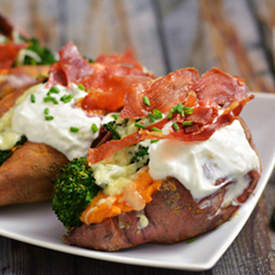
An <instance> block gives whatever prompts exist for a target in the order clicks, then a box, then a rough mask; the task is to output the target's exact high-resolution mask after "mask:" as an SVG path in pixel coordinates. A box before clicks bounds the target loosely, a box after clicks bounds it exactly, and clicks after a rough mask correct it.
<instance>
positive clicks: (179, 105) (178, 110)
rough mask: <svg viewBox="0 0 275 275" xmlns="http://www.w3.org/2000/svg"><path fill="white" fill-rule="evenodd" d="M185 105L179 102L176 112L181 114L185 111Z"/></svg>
mask: <svg viewBox="0 0 275 275" xmlns="http://www.w3.org/2000/svg"><path fill="white" fill-rule="evenodd" d="M183 110H184V109H183V105H182V104H181V103H179V104H177V105H176V106H175V112H176V113H178V114H180V113H182V112H183Z"/></svg>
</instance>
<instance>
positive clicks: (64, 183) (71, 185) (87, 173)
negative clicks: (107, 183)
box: [52, 157, 100, 228]
mask: <svg viewBox="0 0 275 275" xmlns="http://www.w3.org/2000/svg"><path fill="white" fill-rule="evenodd" d="M99 190H100V187H99V186H98V185H96V182H95V178H94V176H93V170H92V168H91V167H90V166H89V165H88V162H87V159H86V158H85V157H82V158H79V159H74V160H73V161H71V162H70V163H68V164H67V165H65V166H64V167H63V168H62V169H61V171H60V173H59V175H58V177H57V181H56V183H55V188H54V196H53V201H52V202H53V210H54V212H55V213H56V215H57V217H58V219H59V220H60V221H61V222H62V223H63V224H64V226H65V227H67V228H71V227H77V226H80V225H81V224H82V222H81V221H80V216H81V214H82V212H83V211H84V210H85V209H86V207H87V206H88V205H89V203H90V202H91V201H92V199H93V198H94V197H95V196H96V194H97V193H98V191H99Z"/></svg>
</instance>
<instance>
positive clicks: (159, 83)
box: [88, 68, 253, 163]
mask: <svg viewBox="0 0 275 275" xmlns="http://www.w3.org/2000/svg"><path fill="white" fill-rule="evenodd" d="M146 85H147V87H146V88H145V87H144V86H142V87H141V88H140V89H138V88H136V89H137V90H136V93H133V94H127V96H126V98H125V102H126V104H127V105H125V107H124V108H123V110H122V111H121V117H127V118H137V116H138V115H139V116H140V117H144V116H145V115H146V114H147V113H148V111H149V110H150V109H152V108H154V107H155V108H158V109H159V110H161V111H162V112H168V111H169V109H170V107H171V105H172V106H173V105H175V104H177V103H184V104H186V105H188V106H189V107H190V106H193V107H194V108H193V109H194V111H193V113H191V114H187V115H186V116H185V115H184V116H182V114H180V113H174V114H173V117H172V121H173V122H174V123H177V125H178V127H176V129H175V127H174V129H175V131H171V132H170V133H169V134H163V133H159V132H154V131H152V130H154V129H153V128H154V127H158V128H159V129H161V128H163V126H164V125H165V124H166V123H167V122H168V121H169V120H168V119H167V118H164V119H163V120H161V121H159V122H157V123H155V124H153V125H150V126H149V127H147V129H145V130H139V131H137V132H136V133H133V134H132V135H130V136H127V137H125V138H124V139H122V140H111V141H109V142H107V143H105V144H103V145H101V146H99V147H98V148H94V149H90V150H89V156H88V161H89V162H90V163H96V162H98V161H101V160H104V159H108V158H110V157H111V156H112V155H113V154H114V153H115V152H117V151H119V150H121V149H123V148H124V147H127V146H130V145H133V144H137V143H139V142H141V141H142V140H144V139H177V140H180V141H183V142H194V141H203V140H207V139H208V138H209V137H210V136H211V135H212V134H213V133H214V132H215V131H216V130H217V129H219V128H221V127H224V126H226V125H228V124H230V123H232V121H233V120H235V119H237V118H238V115H239V114H240V112H241V110H242V108H243V106H244V105H245V104H246V103H247V102H248V101H249V100H251V99H252V98H253V96H249V95H248V89H247V87H246V85H245V84H244V82H243V81H242V80H241V79H239V78H236V77H232V76H230V75H228V74H225V73H223V72H222V71H220V70H219V69H216V68H214V69H212V70H211V71H209V72H207V73H206V74H204V75H203V76H202V77H201V79H198V77H197V71H195V70H193V69H182V70H179V71H177V72H175V73H171V74H169V75H168V76H166V77H163V78H161V79H159V80H156V81H155V82H153V83H152V84H151V86H150V85H148V83H147V84H146ZM144 95H146V96H147V97H148V98H149V100H150V106H145V105H146V104H145V102H142V101H141V100H142V98H143V96H144ZM165 95H166V96H165ZM129 99H131V100H129ZM134 99H135V100H136V101H135V100H134ZM156 104H158V105H156ZM168 106H169V107H168ZM186 120H189V121H192V125H189V126H187V127H185V126H183V125H182V122H183V121H186Z"/></svg>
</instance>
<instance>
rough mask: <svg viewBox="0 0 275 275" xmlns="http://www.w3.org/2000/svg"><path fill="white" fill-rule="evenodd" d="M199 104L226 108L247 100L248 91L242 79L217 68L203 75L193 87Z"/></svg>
mask: <svg viewBox="0 0 275 275" xmlns="http://www.w3.org/2000/svg"><path fill="white" fill-rule="evenodd" d="M193 89H194V91H195V92H196V94H197V96H198V99H199V102H200V104H203V105H207V106H214V107H218V106H221V107H228V106H229V105H230V104H231V103H232V102H234V101H241V100H243V99H245V98H247V93H248V89H247V86H246V85H245V82H244V80H243V79H241V78H239V77H232V76H231V75H229V74H226V73H224V72H223V71H221V70H219V69H218V68H213V69H212V70H210V71H208V72H207V73H205V74H203V75H202V77H201V78H200V80H199V81H198V82H197V83H196V84H195V85H194V87H193Z"/></svg>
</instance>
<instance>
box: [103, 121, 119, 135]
mask: <svg viewBox="0 0 275 275" xmlns="http://www.w3.org/2000/svg"><path fill="white" fill-rule="evenodd" d="M103 127H104V128H105V129H106V130H107V131H109V132H111V133H112V139H120V134H119V133H118V132H117V130H116V123H115V121H110V122H108V123H106V124H103Z"/></svg>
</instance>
